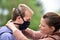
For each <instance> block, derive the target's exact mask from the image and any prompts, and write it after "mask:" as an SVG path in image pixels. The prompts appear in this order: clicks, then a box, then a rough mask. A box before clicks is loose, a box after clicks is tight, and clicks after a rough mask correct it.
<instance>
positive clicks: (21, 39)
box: [6, 22, 28, 40]
mask: <svg viewBox="0 0 60 40" xmlns="http://www.w3.org/2000/svg"><path fill="white" fill-rule="evenodd" d="M6 26H8V27H9V28H10V29H11V30H12V31H13V35H14V36H15V37H16V39H17V40H28V38H27V37H25V36H24V35H23V33H22V32H21V31H20V30H18V29H17V28H16V27H15V25H14V24H13V22H8V23H7V24H6Z"/></svg>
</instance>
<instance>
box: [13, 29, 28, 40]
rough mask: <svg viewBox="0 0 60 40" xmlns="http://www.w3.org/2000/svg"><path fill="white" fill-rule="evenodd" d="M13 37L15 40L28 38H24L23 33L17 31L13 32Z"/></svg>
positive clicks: (26, 39)
mask: <svg viewBox="0 0 60 40" xmlns="http://www.w3.org/2000/svg"><path fill="white" fill-rule="evenodd" d="M13 35H14V36H15V37H16V39H17V40H28V38H27V37H25V36H24V35H23V33H22V32H21V31H20V30H18V29H16V30H14V32H13Z"/></svg>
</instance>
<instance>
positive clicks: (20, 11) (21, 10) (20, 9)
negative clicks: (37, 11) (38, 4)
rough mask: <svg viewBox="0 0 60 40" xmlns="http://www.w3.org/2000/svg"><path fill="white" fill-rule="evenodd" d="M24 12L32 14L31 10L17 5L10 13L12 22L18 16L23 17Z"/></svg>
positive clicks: (22, 5)
mask: <svg viewBox="0 0 60 40" xmlns="http://www.w3.org/2000/svg"><path fill="white" fill-rule="evenodd" d="M26 10H28V11H29V12H30V13H31V14H33V11H32V9H30V8H29V7H28V6H27V5H25V4H19V5H18V7H17V8H13V11H12V20H13V21H15V20H16V18H17V17H18V16H21V17H24V16H25V11H26Z"/></svg>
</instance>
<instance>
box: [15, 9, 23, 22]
mask: <svg viewBox="0 0 60 40" xmlns="http://www.w3.org/2000/svg"><path fill="white" fill-rule="evenodd" d="M15 10H17V11H18V13H19V14H20V16H21V18H22V19H23V17H24V15H23V13H22V12H21V10H19V9H18V8H16V9H15ZM23 21H24V19H23Z"/></svg>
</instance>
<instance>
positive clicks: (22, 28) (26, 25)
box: [19, 21, 30, 30]
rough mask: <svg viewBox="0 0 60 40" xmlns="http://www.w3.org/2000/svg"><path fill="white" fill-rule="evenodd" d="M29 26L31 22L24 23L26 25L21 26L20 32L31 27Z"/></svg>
mask: <svg viewBox="0 0 60 40" xmlns="http://www.w3.org/2000/svg"><path fill="white" fill-rule="evenodd" d="M29 25H30V22H29V21H24V23H23V24H21V25H20V26H19V30H25V29H26V28H28V27H29Z"/></svg>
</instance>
